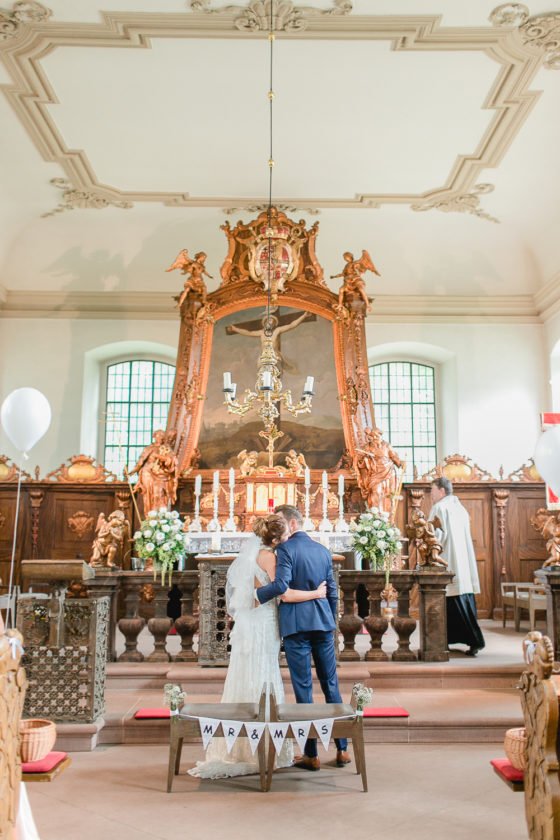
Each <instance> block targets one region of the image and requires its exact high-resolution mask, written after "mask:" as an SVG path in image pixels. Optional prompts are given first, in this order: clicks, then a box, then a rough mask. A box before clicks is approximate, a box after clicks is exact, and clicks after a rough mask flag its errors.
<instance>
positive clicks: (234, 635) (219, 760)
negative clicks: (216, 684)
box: [189, 514, 326, 779]
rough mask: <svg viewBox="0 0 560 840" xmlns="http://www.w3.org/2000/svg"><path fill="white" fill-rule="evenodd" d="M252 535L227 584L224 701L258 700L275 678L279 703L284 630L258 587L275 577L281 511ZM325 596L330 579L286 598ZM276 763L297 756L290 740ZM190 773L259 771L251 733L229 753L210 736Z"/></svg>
mask: <svg viewBox="0 0 560 840" xmlns="http://www.w3.org/2000/svg"><path fill="white" fill-rule="evenodd" d="M253 531H254V532H255V536H254V537H252V538H251V539H250V540H248V542H247V544H246V545H245V546H244V547H243V548H242V549H241V551H240V552H239V555H238V556H237V558H236V559H235V560H234V562H233V563H232V564H231V566H230V568H229V571H228V575H227V584H226V599H227V610H228V613H229V615H230V616H231V617H232V618H233V619H234V621H235V626H234V628H233V630H232V632H231V635H230V641H231V655H230V660H229V667H228V672H227V676H226V681H225V684H224V692H223V694H222V703H258V702H259V699H260V696H261V692H262V689H263V685H265V684H267V683H272V685H273V686H274V692H275V695H276V698H277V700H278V702H279V703H282V702H283V700H284V686H283V684H282V677H281V675H280V665H279V662H278V655H279V653H280V634H279V632H278V614H277V610H278V608H277V606H276V601H275V600H272V601H269V602H268V603H267V604H263V605H262V606H259V605H258V603H257V602H256V601H255V597H254V590H255V588H256V587H259V586H263V585H264V584H267V583H270V581H272V580H274V577H275V572H276V556H275V553H274V550H275V548H276V546H278V545H279V544H280V543H282V542H285V540H287V539H288V537H289V533H288V528H287V525H286V523H285V520H284V519H283V518H282V517H281V516H278V515H276V514H271V515H270V516H267V517H264V518H262V519H258V520H257V521H256V522H255V524H254V526H253ZM325 596H326V584H325V583H322V584H321V585H320V586H319V587H317V589H315V590H313V591H312V592H305V591H302V590H299V589H287V590H286V592H285V593H284V595H283V596H282V600H283V601H289V602H292V603H296V602H300V601H311V600H314V599H316V598H324V597H325ZM276 762H277V767H289V766H290V765H291V764H292V762H293V746H292V742H291V741H285V742H284V745H283V747H282V749H281V751H280V755H279V756H278V757H277V759H276ZM189 773H190V775H191V776H198V777H199V778H202V779H222V778H226V777H228V776H246V775H248V774H250V773H258V762H257V756H256V755H255V756H253V755H252V753H251V748H250V746H249V743H248V741H247V739H246V738H238V740H237V741H236V742H235V744H234V746H233V748H232V750H231V753H229V754H228V753H227V749H226V743H225V740H224V739H223V738H218V739H215V740H213V741H211V743H210V745H209V747H208V749H207V751H206V760H205V761H197V763H196V767H193V768H192V769H191V770H189Z"/></svg>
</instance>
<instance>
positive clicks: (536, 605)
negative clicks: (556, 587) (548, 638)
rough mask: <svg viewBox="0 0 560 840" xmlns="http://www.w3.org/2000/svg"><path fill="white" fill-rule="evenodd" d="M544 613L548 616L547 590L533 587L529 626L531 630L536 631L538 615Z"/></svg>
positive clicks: (530, 594)
mask: <svg viewBox="0 0 560 840" xmlns="http://www.w3.org/2000/svg"><path fill="white" fill-rule="evenodd" d="M537 612H544V613H545V614H546V590H545V589H544V587H542V586H538V585H536V586H533V588H532V589H530V590H529V625H530V627H531V630H534V629H535V624H536V615H535V614H536V613H537Z"/></svg>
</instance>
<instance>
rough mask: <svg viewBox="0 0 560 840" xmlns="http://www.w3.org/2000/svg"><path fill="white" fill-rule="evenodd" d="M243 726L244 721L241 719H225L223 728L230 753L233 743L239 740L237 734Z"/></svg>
mask: <svg viewBox="0 0 560 840" xmlns="http://www.w3.org/2000/svg"><path fill="white" fill-rule="evenodd" d="M242 728H243V723H242V721H240V720H223V721H222V729H223V732H224V739H225V742H226V747H227V751H228V753H230V752H231V750H232V747H233V745H234V744H235V742H236V741H237V736H238V735H239V733H240V732H241V730H242Z"/></svg>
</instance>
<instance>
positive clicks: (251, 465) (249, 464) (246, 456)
mask: <svg viewBox="0 0 560 840" xmlns="http://www.w3.org/2000/svg"><path fill="white" fill-rule="evenodd" d="M237 460H238V461H239V472H240V473H241V475H246V476H247V475H254V474H255V473H256V471H257V464H258V462H259V456H258V453H257V452H256V451H255V450H254V449H253V450H252V451H251V452H247V450H246V449H242V450H241V452H240V453H239V455H238V456H237Z"/></svg>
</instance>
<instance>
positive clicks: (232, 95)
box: [0, 0, 560, 320]
mask: <svg viewBox="0 0 560 840" xmlns="http://www.w3.org/2000/svg"><path fill="white" fill-rule="evenodd" d="M267 2H268V0H265V2H264V3H263V2H260V0H255V1H254V2H245V0H239V2H238V3H236V4H233V5H232V4H226V3H225V2H224V1H223V0H132V1H131V0H106V2H100V0H81V2H80V3H75V2H72V0H52V2H50V4H49V6H48V8H47V7H46V6H44V5H41V4H39V3H24V4H18V3H15V4H13V3H7V2H6V0H0V37H1V35H2V34H3V36H4V37H3V40H0V85H1V89H0V121H1V125H2V132H1V133H0V148H1V151H2V154H1V155H0V186H1V191H0V224H1V231H2V232H1V233H0V284H1V285H2V287H3V289H4V291H3V292H2V295H1V296H0V313H3V314H4V315H7V314H19V313H20V312H22V311H24V310H26V309H27V310H28V311H33V309H35V310H36V311H37V312H43V311H47V310H49V308H51V309H52V308H56V306H58V309H59V311H62V312H64V311H68V310H71V309H73V308H74V309H76V310H80V309H81V308H82V309H83V308H84V307H85V308H86V309H87V307H88V306H89V307H93V309H92V311H93V310H95V311H101V310H103V309H104V308H105V309H107V308H110V304H109V303H107V301H108V300H109V298H110V299H111V300H113V301H114V302H115V301H117V298H118V296H119V295H120V296H123V300H125V298H126V295H127V293H130V292H137V293H141V294H142V295H144V296H146V295H150V294H152V295H155V294H165V295H166V296H167V294H168V293H169V292H170V291H171V290H174V289H175V288H176V287H177V285H179V283H180V280H179V278H177V277H176V276H175V275H169V274H165V273H164V269H165V268H166V267H167V265H168V264H169V263H170V262H171V261H172V259H173V258H174V256H175V255H176V253H177V252H178V251H179V250H180V248H183V247H187V248H189V249H190V250H192V251H195V250H199V249H200V250H205V251H206V252H207V253H208V255H209V257H208V264H209V267H210V270H211V273H212V274H214V275H216V276H218V273H219V271H218V269H219V265H220V263H221V261H222V259H223V256H224V254H225V239H224V236H223V233H222V232H221V231H220V229H219V227H220V225H221V224H223V222H224V221H225V219H226V218H232V219H236V218H239V217H241V218H244V219H245V220H247V219H248V218H249V217H250V216H251V215H252V214H253V213H254V210H252V209H251V208H254V207H255V206H257V205H260V204H262V203H263V202H264V201H265V200H266V189H267V175H268V167H267V159H268V137H267V128H268V126H267V108H268V101H267V98H266V92H267V90H268V78H267V56H268V41H267V36H266V31H263V30H262V29H261V28H260V24H261V14H262V11H263V8H265V7H266V4H267ZM2 4H4V5H2ZM276 11H277V12H278V17H277V19H276V29H277V32H276V40H275V46H274V50H275V62H274V75H275V81H274V89H275V92H276V97H275V101H274V157H275V160H276V165H275V168H274V197H275V200H276V202H277V203H279V204H282V205H286V206H287V207H288V208H290V210H289V212H290V214H291V215H293V216H296V217H297V218H300V217H303V218H306V219H309V220H313V219H317V220H318V221H319V222H320V234H319V237H318V241H317V251H318V255H319V259H320V261H321V262H322V263H323V265H324V267H325V270H326V273H327V274H331V273H333V274H334V273H336V272H337V271H339V270H340V263H341V254H342V252H343V251H344V250H347V249H350V250H355V251H358V250H360V249H361V248H368V250H370V252H371V253H372V255H373V257H374V259H375V262H376V264H377V265H378V266H379V267H380V271H381V275H382V276H381V277H380V278H375V281H371V285H370V292H371V293H372V294H374V295H375V296H376V297H377V298H378V300H379V302H380V304H379V305H380V309H383V306H385V307H386V308H387V307H388V308H389V309H391V311H392V309H395V310H396V311H398V307H399V298H400V296H406V298H407V300H408V304H403V305H408V307H409V308H410V307H414V306H420V301H422V304H421V306H423V307H428V308H429V305H430V304H429V301H428V302H426V301H425V300H424V298H425V297H426V296H429V297H434V305H436V303H437V306H439V307H441V306H442V299H445V301H446V304H445V305H446V306H448V307H450V311H451V310H452V309H453V306H455V308H457V306H459V308H460V304H459V301H460V300H463V299H468V304H465V306H466V307H467V308H468V307H470V308H471V309H472V308H473V306H474V308H475V310H477V311H481V312H483V311H485V307H486V309H487V311H488V313H490V312H499V311H500V299H503V300H502V304H503V307H502V308H503V312H504V314H505V315H507V317H512V318H529V319H536V320H538V319H542V318H543V317H546V312H547V309H548V308H549V307H550V305H551V304H554V300H555V288H556V285H557V284H556V279H557V275H558V274H559V272H560V237H558V235H557V230H558V227H559V224H560V202H559V201H558V193H559V189H558V188H559V183H558V182H559V174H558V166H557V157H558V152H557V150H558V148H560V72H559V71H558V69H556V68H557V67H558V66H560V50H559V51H558V52H555V49H554V43H555V39H556V42H558V39H560V5H559V6H558V10H557V12H554V10H552V12H551V9H550V7H549V6H548V5H545V4H543V3H540V2H535V3H534V4H532V5H531V7H530V8H528V7H525V6H523V5H522V4H507V5H506V6H501V7H498V8H496V6H495V0H493V2H485V0H470V2H469V3H461V2H455V0H453V2H450V0H445V2H442V0H439V2H437V0H434V2H433V3H430V2H428V0H353V1H352V2H350V0H307V1H306V2H305V3H302V4H301V5H298V4H292V3H290V2H287V0H282V3H277V4H276ZM2 13H3V15H4V17H3V19H2ZM545 13H549V14H548V15H547V18H546V19H545V20H542V19H540V18H541V16H543V15H544V14H545ZM31 293H32V294H31ZM108 293H109V294H108ZM100 294H103V295H104V296H105V297H104V299H105V303H103V304H101V303H100V302H99V301H97V303H96V298H95V295H100ZM512 296H513V297H512ZM452 298H455V304H452V303H450V301H451V299H452ZM166 299H167V297H166ZM414 299H415V300H416V303H415V304H413V302H412V301H413V300H414ZM436 299H437V300H436ZM506 299H507V300H506ZM144 300H145V301H146V306H147V307H148V309H149V308H150V307H153V305H154V300H155V298H146V297H145V298H144ZM475 300H476V301H477V302H475ZM2 301H3V302H2ZM119 301H120V298H119ZM122 305H123V304H122V302H119V303H118V305H117V303H115V306H116V307H117V311H118V309H119V307H121V306H122ZM131 305H133V304H132V302H131ZM137 305H139V304H137ZM96 307H97V308H96ZM465 311H466V310H465ZM508 313H509V314H508Z"/></svg>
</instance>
